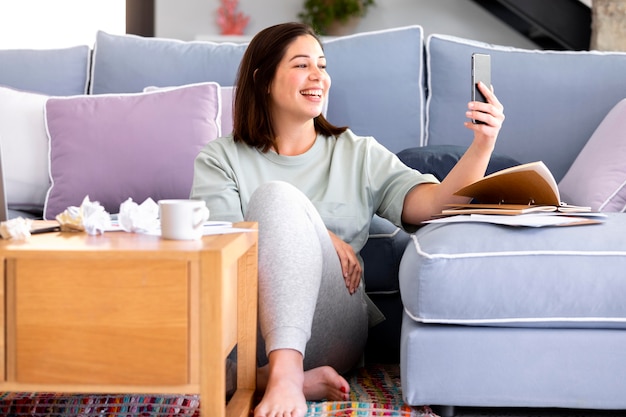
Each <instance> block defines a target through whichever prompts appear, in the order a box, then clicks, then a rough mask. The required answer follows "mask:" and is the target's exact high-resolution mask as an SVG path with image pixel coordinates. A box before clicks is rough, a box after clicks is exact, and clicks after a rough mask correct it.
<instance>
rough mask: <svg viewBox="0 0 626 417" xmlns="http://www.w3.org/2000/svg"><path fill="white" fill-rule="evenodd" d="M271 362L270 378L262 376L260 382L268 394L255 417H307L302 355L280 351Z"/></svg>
mask: <svg viewBox="0 0 626 417" xmlns="http://www.w3.org/2000/svg"><path fill="white" fill-rule="evenodd" d="M269 360H270V363H269V366H268V368H267V373H266V376H264V375H259V376H260V378H259V380H258V381H257V387H258V388H259V389H263V385H265V387H264V388H265V394H264V395H263V398H262V399H261V402H260V403H259V405H257V406H256V408H255V409H254V417H304V415H305V414H306V412H307V406H306V399H305V397H304V371H303V368H302V354H301V353H300V352H298V351H295V350H290V349H278V350H275V351H272V352H271V353H270V356H269ZM260 373H261V372H259V374H260Z"/></svg>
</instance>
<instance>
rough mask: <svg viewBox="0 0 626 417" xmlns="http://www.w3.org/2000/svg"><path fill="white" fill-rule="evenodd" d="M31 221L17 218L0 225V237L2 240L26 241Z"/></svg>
mask: <svg viewBox="0 0 626 417" xmlns="http://www.w3.org/2000/svg"><path fill="white" fill-rule="evenodd" d="M32 225H33V221H32V220H31V219H25V218H23V217H17V218H15V219H10V220H7V221H4V222H2V223H0V236H2V238H3V239H11V240H27V239H28V238H29V237H30V230H31V228H32Z"/></svg>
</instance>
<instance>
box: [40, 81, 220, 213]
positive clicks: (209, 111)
mask: <svg viewBox="0 0 626 417" xmlns="http://www.w3.org/2000/svg"><path fill="white" fill-rule="evenodd" d="M45 112H46V113H45V118H46V128H47V133H48V137H49V140H50V176H51V182H52V185H51V187H50V189H49V190H48V194H47V197H46V202H45V208H44V216H45V218H46V219H54V218H55V217H56V215H58V214H59V213H62V212H63V211H65V209H67V208H68V207H70V206H80V205H81V203H82V201H83V199H84V198H85V197H86V196H89V199H90V200H91V201H98V202H99V203H100V204H101V205H102V206H103V207H104V208H105V210H107V211H108V212H109V213H117V212H118V211H119V206H120V204H121V203H123V202H124V201H126V200H127V199H128V198H132V199H133V201H135V202H137V203H141V202H143V201H144V200H145V199H147V198H148V197H150V198H152V199H153V200H155V201H157V200H159V199H166V198H189V193H190V191H191V183H192V180H193V161H194V160H195V158H196V156H197V155H198V153H199V152H200V149H202V147H203V146H204V145H205V144H206V143H208V142H209V141H211V140H213V139H215V138H217V137H218V136H219V135H220V134H221V131H220V122H219V120H220V93H219V85H217V84H216V83H199V84H191V85H186V86H182V87H178V88H168V89H162V90H158V91H153V92H147V93H130V94H102V95H91V96H75V97H63V98H60V97H57V98H50V99H48V101H47V103H46V106H45Z"/></svg>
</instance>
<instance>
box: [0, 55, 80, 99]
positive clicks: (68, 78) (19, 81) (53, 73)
mask: <svg viewBox="0 0 626 417" xmlns="http://www.w3.org/2000/svg"><path fill="white" fill-rule="evenodd" d="M90 56H91V50H90V48H89V47H88V46H86V45H80V46H74V47H71V48H59V49H5V50H0V85H5V86H8V87H13V88H16V89H19V90H24V91H31V92H35V93H41V94H48V95H58V96H69V95H74V94H85V93H86V92H87V82H88V75H89V59H90Z"/></svg>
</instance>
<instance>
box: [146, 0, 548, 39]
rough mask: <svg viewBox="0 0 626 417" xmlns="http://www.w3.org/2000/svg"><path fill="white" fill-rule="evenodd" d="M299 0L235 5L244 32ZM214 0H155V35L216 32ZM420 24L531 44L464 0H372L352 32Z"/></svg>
mask: <svg viewBox="0 0 626 417" xmlns="http://www.w3.org/2000/svg"><path fill="white" fill-rule="evenodd" d="M303 3H304V1H303V0H240V1H239V10H240V11H242V12H244V13H245V14H247V15H249V16H250V17H251V18H250V23H249V24H248V27H247V29H246V33H245V34H246V35H249V36H252V35H254V34H255V33H256V32H258V31H259V30H261V29H263V28H264V27H267V26H270V25H272V24H275V23H281V22H286V21H295V20H298V17H297V15H298V13H299V12H300V10H301V9H302V4H303ZM219 6H220V1H219V0H176V1H172V0H156V12H155V14H156V16H155V32H156V36H158V37H165V38H175V39H181V40H194V39H196V37H198V36H201V37H207V36H209V37H211V36H216V35H219V27H218V26H217V23H216V22H215V20H216V14H217V9H218V8H219ZM415 24H417V25H420V26H422V27H423V28H424V34H425V36H428V35H429V34H431V33H443V34H448V35H454V36H459V37H463V38H469V39H475V40H479V41H483V42H489V43H493V44H498V45H506V46H516V47H519V48H536V47H537V46H536V45H535V44H534V43H533V42H531V41H530V40H528V39H526V38H525V37H523V36H522V35H520V34H518V33H517V32H516V31H514V30H513V29H511V28H510V27H508V26H506V25H505V24H504V23H502V22H501V21H500V20H498V19H497V18H495V17H494V16H492V15H491V14H490V13H489V12H487V11H486V10H484V9H483V8H482V7H480V6H478V5H477V4H476V3H474V2H472V1H470V0H377V5H376V6H375V7H374V8H372V9H370V10H369V12H368V14H367V16H366V17H365V18H364V19H363V20H362V21H361V22H360V24H359V26H358V27H357V29H356V30H357V31H359V32H363V31H370V30H379V29H387V28H392V27H397V26H407V25H415Z"/></svg>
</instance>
